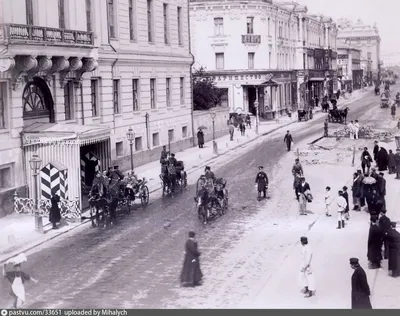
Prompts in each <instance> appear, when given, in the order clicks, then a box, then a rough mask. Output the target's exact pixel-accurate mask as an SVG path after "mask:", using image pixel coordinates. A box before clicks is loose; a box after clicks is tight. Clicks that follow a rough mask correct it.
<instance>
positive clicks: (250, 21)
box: [247, 17, 254, 34]
mask: <svg viewBox="0 0 400 316" xmlns="http://www.w3.org/2000/svg"><path fill="white" fill-rule="evenodd" d="M253 26H254V18H253V17H248V18H247V34H254V27H253Z"/></svg>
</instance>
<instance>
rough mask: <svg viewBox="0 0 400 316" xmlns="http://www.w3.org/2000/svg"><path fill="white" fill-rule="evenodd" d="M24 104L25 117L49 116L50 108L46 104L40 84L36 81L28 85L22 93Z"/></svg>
mask: <svg viewBox="0 0 400 316" xmlns="http://www.w3.org/2000/svg"><path fill="white" fill-rule="evenodd" d="M22 101H23V106H24V117H26V118H30V117H44V116H49V113H50V111H49V109H48V107H47V106H46V101H45V95H44V93H43V91H42V90H41V89H40V86H39V85H37V84H36V83H35V82H30V83H28V84H27V85H26V87H25V89H24V93H23V94H22Z"/></svg>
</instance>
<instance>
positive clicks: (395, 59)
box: [382, 53, 400, 68]
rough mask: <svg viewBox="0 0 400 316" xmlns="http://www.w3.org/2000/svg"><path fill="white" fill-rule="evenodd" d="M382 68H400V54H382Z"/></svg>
mask: <svg viewBox="0 0 400 316" xmlns="http://www.w3.org/2000/svg"><path fill="white" fill-rule="evenodd" d="M382 61H383V66H384V67H385V68H387V67H396V66H397V67H400V53H388V54H382Z"/></svg>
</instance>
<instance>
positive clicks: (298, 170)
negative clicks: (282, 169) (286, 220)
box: [292, 158, 304, 200]
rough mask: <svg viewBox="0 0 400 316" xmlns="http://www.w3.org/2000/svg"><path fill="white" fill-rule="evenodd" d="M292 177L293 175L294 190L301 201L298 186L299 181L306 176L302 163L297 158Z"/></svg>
mask: <svg viewBox="0 0 400 316" xmlns="http://www.w3.org/2000/svg"><path fill="white" fill-rule="evenodd" d="M292 175H293V189H294V193H295V195H296V199H297V200H299V195H298V192H297V186H298V184H299V180H300V178H301V177H302V176H304V171H303V166H302V165H301V163H300V159H299V158H296V160H295V162H294V165H293V168H292Z"/></svg>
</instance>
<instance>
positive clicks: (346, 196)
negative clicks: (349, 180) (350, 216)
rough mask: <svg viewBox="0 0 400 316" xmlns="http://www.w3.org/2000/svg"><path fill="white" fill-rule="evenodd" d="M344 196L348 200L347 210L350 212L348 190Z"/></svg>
mask: <svg viewBox="0 0 400 316" xmlns="http://www.w3.org/2000/svg"><path fill="white" fill-rule="evenodd" d="M342 196H343V197H344V199H345V200H346V203H347V205H346V210H345V212H348V211H349V210H350V208H349V194H348V193H347V192H343V195H342Z"/></svg>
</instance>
